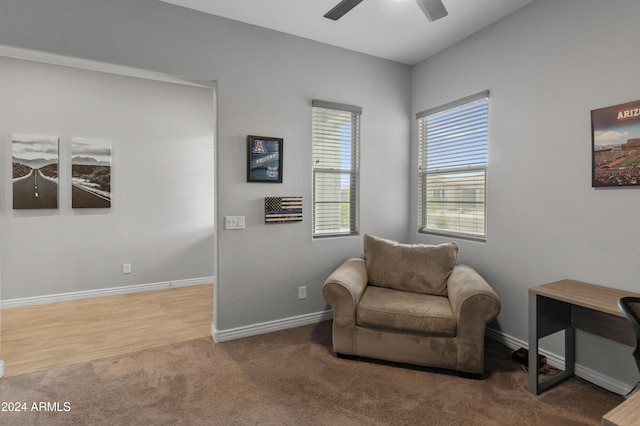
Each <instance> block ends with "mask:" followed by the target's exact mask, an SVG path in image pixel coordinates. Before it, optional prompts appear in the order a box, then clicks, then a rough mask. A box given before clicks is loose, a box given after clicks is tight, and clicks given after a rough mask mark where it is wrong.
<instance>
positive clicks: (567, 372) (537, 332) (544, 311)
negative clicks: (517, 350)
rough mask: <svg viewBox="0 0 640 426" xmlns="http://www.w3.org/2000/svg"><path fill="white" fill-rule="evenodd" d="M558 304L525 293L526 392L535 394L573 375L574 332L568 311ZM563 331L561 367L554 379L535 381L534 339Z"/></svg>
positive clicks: (535, 352) (536, 349)
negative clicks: (526, 324)
mask: <svg viewBox="0 0 640 426" xmlns="http://www.w3.org/2000/svg"><path fill="white" fill-rule="evenodd" d="M558 303H561V302H558V301H555V300H549V299H546V298H544V297H542V296H538V295H536V294H532V293H529V373H528V389H529V392H531V393H533V394H535V395H539V394H540V393H542V392H544V391H545V390H547V389H549V388H551V387H552V386H555V385H556V384H558V383H560V382H561V381H563V380H566V379H568V378H569V377H571V376H573V374H574V372H575V329H574V328H573V327H572V326H571V310H570V309H564V308H565V307H564V306H563V305H561V304H560V305H558ZM562 330H564V343H565V367H564V371H561V372H559V373H558V374H557V375H556V376H553V377H549V378H547V379H546V380H545V381H544V382H542V383H540V382H539V381H538V338H540V337H544V336H547V335H549V334H552V333H554V332H557V331H562Z"/></svg>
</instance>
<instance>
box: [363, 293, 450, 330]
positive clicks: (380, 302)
mask: <svg viewBox="0 0 640 426" xmlns="http://www.w3.org/2000/svg"><path fill="white" fill-rule="evenodd" d="M356 324H357V325H359V326H363V327H371V328H378V329H385V330H394V331H405V332H412V333H420V334H426V335H432V336H433V335H436V336H448V337H454V336H455V335H456V325H457V321H456V319H455V317H454V315H453V311H452V310H451V304H450V303H449V299H447V298H446V297H443V296H431V295H427V294H418V293H409V292H405V291H398V290H392V289H389V288H381V287H375V286H367V288H366V289H365V291H364V294H363V295H362V298H361V299H360V303H359V304H358V307H357V308H356Z"/></svg>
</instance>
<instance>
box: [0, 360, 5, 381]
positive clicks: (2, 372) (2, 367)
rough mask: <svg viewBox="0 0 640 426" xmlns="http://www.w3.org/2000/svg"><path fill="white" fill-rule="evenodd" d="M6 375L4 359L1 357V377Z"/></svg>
mask: <svg viewBox="0 0 640 426" xmlns="http://www.w3.org/2000/svg"><path fill="white" fill-rule="evenodd" d="M2 377H4V361H3V360H1V359H0V378H2Z"/></svg>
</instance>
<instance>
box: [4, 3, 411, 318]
mask: <svg viewBox="0 0 640 426" xmlns="http://www.w3.org/2000/svg"><path fill="white" fill-rule="evenodd" d="M0 9H1V10H0V44H4V45H9V46H16V47H21V48H26V49H33V50H38V51H44V52H51V53H57V54H61V55H68V56H74V57H80V58H85V59H91V60H97V61H102V62H107V63H114V64H119V65H126V66H131V67H137V68H142V69H149V70H153V71H159V72H164V73H170V74H175V75H182V76H185V77H189V78H194V79H199V80H213V81H217V84H218V91H217V99H218V112H217V124H218V125H217V153H216V155H217V170H216V176H217V182H216V187H217V218H216V226H217V228H218V234H217V256H218V262H219V263H218V267H217V270H216V271H215V275H216V278H217V282H216V285H217V292H218V293H217V300H216V306H217V309H216V315H217V329H218V330H227V329H232V328H235V327H241V326H245V325H251V324H256V323H261V322H266V321H271V320H277V319H281V318H288V317H291V316H295V315H301V314H306V313H314V312H318V311H322V310H324V309H326V303H325V302H324V300H323V298H322V294H321V285H322V282H323V281H324V279H325V278H326V276H327V275H328V274H329V273H330V271H332V270H333V269H334V268H335V267H336V266H337V265H338V264H339V263H341V262H342V261H343V260H344V259H345V258H347V257H350V256H358V255H361V254H362V238H361V237H348V238H336V239H326V240H322V241H312V239H311V146H310V135H311V106H310V105H311V100H312V99H314V98H318V99H323V100H329V101H334V102H342V103H347V104H353V105H358V106H361V107H362V108H363V116H362V130H361V132H362V133H361V139H362V146H361V164H362V167H361V183H362V187H361V201H360V208H361V217H360V219H361V231H362V233H365V232H373V233H376V234H379V235H382V236H386V237H389V238H395V239H404V240H406V239H407V238H408V232H407V227H406V219H407V217H408V216H409V211H408V205H409V189H408V188H407V182H408V170H409V147H408V144H407V141H408V140H409V138H410V135H409V134H410V122H411V121H410V119H409V117H410V85H411V75H410V68H409V67H408V66H405V65H401V64H397V63H393V62H389V61H385V60H381V59H377V58H373V57H369V56H366V55H361V54H358V53H354V52H351V51H347V50H343V49H338V48H335V47H331V46H327V45H323V44H320V43H316V42H312V41H308V40H304V39H300V38H296V37H292V36H289V35H285V34H281V33H277V32H273V31H269V30H265V29H261V28H258V27H254V26H250V25H245V24H241V23H238V22H234V21H230V20H226V19H222V18H218V17H213V16H209V15H206V14H202V13H198V12H194V11H191V10H187V9H183V8H179V7H176V6H172V5H169V4H164V3H160V2H157V1H155V0H140V1H136V2H131V1H128V0H111V1H108V2H106V1H100V0H46V1H38V0H5V1H3V2H2V6H0ZM248 134H257V135H264V136H274V137H282V138H284V182H283V183H282V184H256V183H252V184H248V183H246V173H245V167H246V166H245V164H246V151H245V139H246V136H247V135H248ZM169 162H170V161H169ZM285 195H301V196H303V197H304V220H303V222H301V223H296V224H283V225H269V226H266V225H264V223H263V222H264V216H263V211H264V210H263V209H264V202H263V200H264V197H265V196H285ZM227 215H244V216H246V229H245V230H241V231H226V230H224V229H223V227H222V223H223V221H224V217H225V216H227ZM48 243H49V244H53V242H51V241H48ZM141 249H142V248H141ZM210 261H211V263H212V264H213V262H214V259H213V258H212V259H211V260H210ZM3 262H4V259H3ZM5 267H6V266H5V265H4V264H3V274H5V273H6V271H5ZM68 273H69V275H70V276H73V274H74V271H72V270H69V271H68ZM4 284H5V283H4V279H3V286H4ZM22 284H23V285H25V286H29V285H30V283H28V282H26V281H22ZM301 285H306V286H307V287H308V288H307V296H308V297H307V299H305V300H303V301H298V298H297V294H298V292H297V287H298V286H301ZM5 296H7V295H6V292H5V291H3V297H5Z"/></svg>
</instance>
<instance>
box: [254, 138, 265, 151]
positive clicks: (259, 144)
mask: <svg viewBox="0 0 640 426" xmlns="http://www.w3.org/2000/svg"><path fill="white" fill-rule="evenodd" d="M253 152H254V153H264V144H263V142H262V141H254V145H253Z"/></svg>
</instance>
